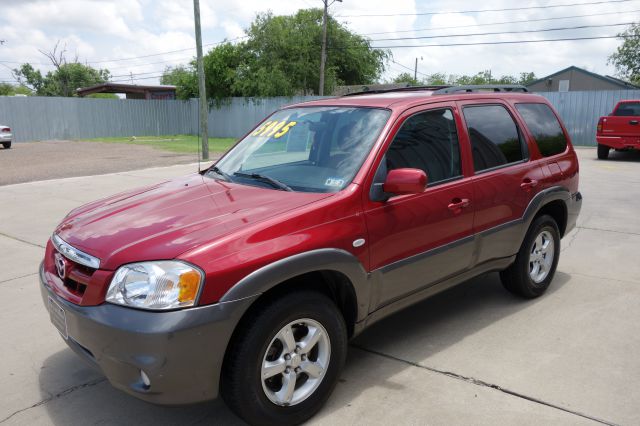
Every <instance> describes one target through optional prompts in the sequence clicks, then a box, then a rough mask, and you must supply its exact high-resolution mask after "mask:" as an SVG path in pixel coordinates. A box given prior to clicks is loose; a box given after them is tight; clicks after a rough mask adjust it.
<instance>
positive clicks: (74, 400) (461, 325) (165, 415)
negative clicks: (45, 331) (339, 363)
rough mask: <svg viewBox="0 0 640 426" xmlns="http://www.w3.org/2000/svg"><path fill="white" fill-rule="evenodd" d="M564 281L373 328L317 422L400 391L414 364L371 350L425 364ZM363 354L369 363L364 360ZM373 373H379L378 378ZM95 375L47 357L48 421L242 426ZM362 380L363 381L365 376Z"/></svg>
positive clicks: (415, 312)
mask: <svg viewBox="0 0 640 426" xmlns="http://www.w3.org/2000/svg"><path fill="white" fill-rule="evenodd" d="M569 279H570V275H568V274H565V273H562V272H560V271H558V272H557V273H556V276H555V278H554V281H553V284H552V286H551V287H550V288H549V290H548V291H547V293H546V294H545V296H543V297H541V298H539V299H535V300H523V299H520V298H517V297H516V296H513V295H511V294H510V293H508V292H507V291H505V290H504V289H503V288H502V285H501V284H500V282H499V278H498V275H497V274H495V273H492V274H486V275H482V276H480V277H476V278H474V279H472V280H470V281H467V282H465V283H463V284H461V285H459V286H457V287H454V288H452V289H449V290H447V291H445V292H443V293H440V294H438V295H436V296H434V297H432V298H430V299H427V300H425V301H423V302H420V303H418V304H416V305H413V306H411V307H409V308H407V309H405V310H403V311H400V312H398V313H396V314H394V315H392V316H391V317H389V318H386V319H384V320H382V321H380V322H378V323H376V324H374V325H372V326H371V327H370V328H368V329H367V330H366V331H365V332H364V333H363V334H361V335H360V336H358V337H357V338H355V339H354V340H353V341H352V342H351V344H350V348H349V356H348V359H347V363H346V366H345V369H344V371H343V373H342V375H341V378H340V381H339V383H338V385H337V387H336V389H335V391H334V393H333V395H332V396H331V398H330V399H329V402H328V403H327V405H326V406H325V407H324V408H323V409H322V410H321V411H320V413H319V414H318V415H317V416H316V420H319V421H320V420H322V419H325V420H324V422H326V421H329V420H331V419H333V420H335V418H334V417H333V416H332V414H334V413H335V412H336V411H339V410H340V409H342V408H343V407H345V406H348V405H349V403H350V402H351V401H352V400H354V399H356V398H357V397H358V396H359V395H360V394H361V393H363V392H364V391H366V390H367V389H368V388H369V387H370V386H372V383H375V386H377V387H382V388H386V389H388V390H389V391H401V390H402V386H400V385H398V384H397V383H395V382H393V381H392V380H390V379H391V378H392V377H393V376H395V375H396V374H398V373H400V372H402V371H403V370H405V369H407V368H412V367H411V365H410V364H408V363H406V362H401V361H396V362H386V363H385V367H384V369H378V368H376V366H375V365H376V363H379V361H378V360H376V359H375V358H373V357H379V356H380V355H376V353H378V354H379V353H382V354H391V352H393V351H394V350H395V351H397V350H400V351H402V352H403V356H405V357H406V358H403V359H405V360H407V361H409V362H420V363H428V360H429V358H430V357H431V356H432V355H434V354H436V353H438V352H440V351H443V350H444V349H446V348H448V347H450V346H452V345H455V344H456V343H457V342H460V341H462V340H464V339H465V337H467V336H471V335H473V334H474V333H476V332H478V331H480V330H481V329H483V328H485V327H487V326H490V325H491V324H493V323H495V322H497V321H500V320H503V319H505V318H506V317H509V316H511V315H513V314H514V313H516V312H519V311H521V310H523V309H528V308H531V307H533V306H534V305H535V304H537V303H544V300H545V298H547V297H552V295H553V293H554V292H556V291H558V290H559V289H560V288H562V286H563V285H564V284H566V283H567V282H568V281H569ZM392 356H395V355H392ZM367 357H368V358H369V359H368V360H364V359H365V358H367ZM384 359H385V360H388V358H384ZM363 360H364V361H363ZM365 361H366V362H365ZM363 363H364V364H366V366H363ZM363 369H364V370H363ZM371 369H375V370H376V371H375V374H374V373H373V372H372V371H371ZM93 371H94V370H93V368H92V367H90V366H89V365H85V363H84V362H80V360H79V358H78V357H77V356H76V355H75V354H74V353H73V352H72V351H71V350H69V349H66V350H63V351H60V352H58V353H56V354H54V355H52V356H50V357H49V358H47V359H46V360H45V362H44V364H43V368H42V369H41V370H40V377H39V379H40V389H41V393H42V398H43V400H44V399H48V402H47V403H46V404H43V405H44V407H45V409H46V411H47V416H48V419H49V420H50V422H51V423H53V424H56V425H86V424H100V423H108V424H123V425H124V424H131V423H136V424H137V425H146V424H149V425H151V424H156V425H157V424H163V425H173V424H176V425H177V424H181V425H182V424H223V425H241V424H244V423H243V422H242V421H241V420H240V419H239V418H238V417H236V416H235V415H234V414H233V413H231V411H230V410H229V409H228V408H227V407H226V406H225V405H224V403H223V402H222V401H221V400H217V401H214V402H208V403H201V404H195V405H190V406H181V407H165V406H157V405H153V404H149V403H146V402H143V401H140V400H138V399H136V398H134V397H131V396H129V395H126V394H125V393H123V392H121V391H119V390H116V389H114V388H113V387H112V386H111V385H110V384H109V383H108V381H106V379H104V378H103V377H102V376H101V375H100V374H99V373H94V372H93ZM380 372H383V374H382V375H381V374H380ZM71 375H73V376H75V377H78V378H83V379H84V380H85V382H84V383H88V384H84V385H79V386H76V387H74V388H72V389H71V390H67V391H64V392H62V393H61V394H59V395H56V396H52V395H51V393H50V392H48V391H47V389H51V388H52V387H55V385H56V384H57V383H60V381H61V380H62V378H65V377H69V376H71ZM363 376H368V377H365V379H363ZM87 380H88V381H87ZM324 422H323V423H324Z"/></svg>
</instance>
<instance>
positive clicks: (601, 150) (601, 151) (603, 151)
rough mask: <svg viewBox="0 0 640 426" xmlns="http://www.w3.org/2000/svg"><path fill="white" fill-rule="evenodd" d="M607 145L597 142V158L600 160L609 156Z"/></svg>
mask: <svg viewBox="0 0 640 426" xmlns="http://www.w3.org/2000/svg"><path fill="white" fill-rule="evenodd" d="M609 149H610V148H609V147H608V146H606V145H602V144H598V158H599V159H600V160H606V159H607V158H609Z"/></svg>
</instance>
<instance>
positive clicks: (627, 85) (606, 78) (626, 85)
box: [527, 65, 640, 89]
mask: <svg viewBox="0 0 640 426" xmlns="http://www.w3.org/2000/svg"><path fill="white" fill-rule="evenodd" d="M567 71H578V72H581V73H583V74H587V75H589V76H591V77H593V78H597V79H599V80H603V81H606V82H608V83H611V84H615V85H617V86H620V88H622V89H629V88H631V89H640V86H636V85H635V84H632V83H629V82H628V81H624V80H620V79H619V78H615V77H611V76H609V75H606V76H605V75H600V74H596V73H595V72H591V71H587V70H585V69H584V68H580V67H576V66H575V65H572V66H570V67H567V68H565V69H563V70H560V71H557V72H554V73H553V74H549V75H548V76H546V77H542V78H539V79H537V80H535V81H532V82H531V83H529V84H527V87H530V86H533V85H534V84H537V83H541V82H543V81H545V80H548V79H550V78H551V77H555V76H557V75H558V74H562V73H564V72H567Z"/></svg>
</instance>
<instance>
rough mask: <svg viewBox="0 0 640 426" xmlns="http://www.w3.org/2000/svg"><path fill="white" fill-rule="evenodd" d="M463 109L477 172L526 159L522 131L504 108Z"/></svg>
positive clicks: (496, 106) (474, 107)
mask: <svg viewBox="0 0 640 426" xmlns="http://www.w3.org/2000/svg"><path fill="white" fill-rule="evenodd" d="M463 111H464V118H465V121H466V122H467V129H468V131H469V138H470V140H471V149H472V152H473V167H474V169H475V171H476V172H479V171H482V170H487V169H492V168H494V167H500V166H503V165H505V164H509V163H516V162H519V161H522V160H524V159H525V157H526V155H525V151H524V149H523V147H522V142H521V140H520V132H518V127H517V126H516V123H515V122H514V121H513V117H511V114H509V111H507V110H506V108H505V107H503V106H501V105H480V106H468V107H465V108H464V109H463Z"/></svg>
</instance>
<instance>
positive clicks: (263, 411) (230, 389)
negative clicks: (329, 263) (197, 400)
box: [221, 291, 347, 426]
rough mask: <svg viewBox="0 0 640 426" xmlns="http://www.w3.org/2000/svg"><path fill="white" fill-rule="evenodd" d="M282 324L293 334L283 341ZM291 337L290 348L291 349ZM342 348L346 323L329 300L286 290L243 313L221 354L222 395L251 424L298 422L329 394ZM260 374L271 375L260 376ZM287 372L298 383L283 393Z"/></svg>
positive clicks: (340, 363)
mask: <svg viewBox="0 0 640 426" xmlns="http://www.w3.org/2000/svg"><path fill="white" fill-rule="evenodd" d="M300 324H304V325H305V326H301V325H300ZM287 330H288V331H289V332H290V333H291V334H290V335H291V336H293V337H294V339H293V341H289V343H288V344H287V343H286V342H287V341H286V339H284V338H283V337H284V336H285V334H284V333H286V332H287ZM313 330H315V333H314V332H313ZM312 333H313V335H314V336H319V337H318V339H317V340H316V342H315V343H312V344H311V347H310V349H308V352H306V351H305V349H304V346H305V345H304V343H305V341H306V340H307V339H309V337H310V336H311V335H312ZM294 342H295V344H296V345H295V348H296V349H295V351H294V352H291V346H293V343H294ZM287 347H289V349H287ZM301 347H302V348H303V349H302V350H301V351H298V350H299V349H300V348H301ZM305 353H306V355H305ZM346 354H347V328H346V325H345V322H344V319H343V316H342V314H341V312H340V311H339V310H338V308H337V307H336V305H335V304H334V303H333V301H331V300H330V299H329V298H328V297H326V296H325V295H323V294H321V293H318V292H313V291H304V292H296V293H291V294H288V295H286V296H284V297H281V298H278V299H275V300H274V301H272V302H269V303H266V304H265V305H263V306H260V307H259V308H258V309H256V310H255V311H254V312H252V313H250V314H249V315H247V317H246V318H244V319H243V321H242V323H241V324H240V326H239V328H238V330H237V331H236V332H235V334H234V338H233V340H232V342H231V344H230V347H229V350H227V354H226V356H225V362H224V366H223V370H222V382H221V393H222V397H223V399H224V400H225V402H226V403H227V405H228V406H229V408H231V410H232V411H234V412H235V413H236V414H237V415H238V416H239V417H241V418H242V419H243V420H245V421H246V422H247V423H249V424H251V425H274V424H277V425H279V426H280V425H295V424H300V423H302V422H304V421H305V420H308V419H309V418H311V417H312V416H313V415H314V414H315V413H317V412H318V411H319V410H320V408H322V405H323V404H324V403H325V402H326V400H327V399H328V398H329V395H330V394H331V392H332V390H333V388H334V387H335V385H336V382H337V381H338V378H339V375H340V371H341V370H342V367H343V366H344V362H345V359H346ZM292 355H293V356H292ZM287 356H288V357H289V358H288V359H286V357H287ZM313 366H315V367H314V368H311V367H313ZM322 366H324V368H320V369H318V368H317V367H322ZM265 367H269V368H268V369H267V370H265ZM281 368H282V369H284V368H287V369H286V370H284V371H280V369H281ZM269 370H271V371H269ZM307 370H308V371H313V372H314V374H317V378H314V377H313V375H310V374H308V373H307V372H306V371H307ZM276 371H280V372H277V373H276ZM266 374H273V375H272V376H271V377H270V378H268V379H266V380H264V381H263V380H262V376H263V375H266ZM287 378H289V380H292V379H294V380H295V381H294V382H293V383H295V385H294V386H298V387H297V388H291V389H293V391H292V394H291V396H290V397H288V396H287V393H286V389H288V388H287V386H286V384H287V383H291V382H288V381H287ZM283 391H284V392H283ZM287 401H289V402H288V403H287Z"/></svg>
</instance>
